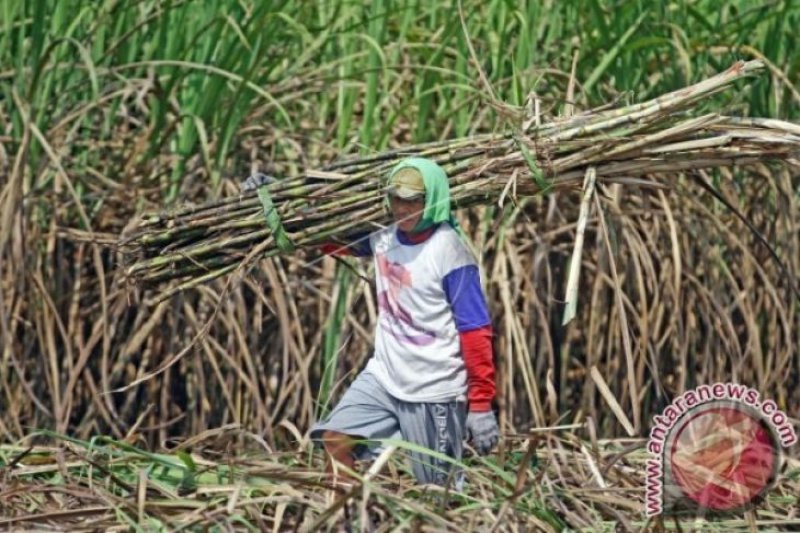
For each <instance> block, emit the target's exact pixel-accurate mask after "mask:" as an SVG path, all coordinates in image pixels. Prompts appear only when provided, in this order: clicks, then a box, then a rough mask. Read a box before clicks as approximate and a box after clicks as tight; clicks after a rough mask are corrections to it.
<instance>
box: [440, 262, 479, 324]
mask: <svg viewBox="0 0 800 533" xmlns="http://www.w3.org/2000/svg"><path fill="white" fill-rule="evenodd" d="M442 286H443V288H444V293H445V296H446V297H447V301H448V302H449V303H450V308H451V309H452V310H453V318H454V319H455V322H456V329H457V330H458V331H459V332H464V331H470V330H473V329H478V328H482V327H484V326H488V325H489V324H491V320H490V319H489V310H488V308H487V306H486V299H485V298H484V297H483V290H482V289H481V278H480V273H479V272H478V266H477V265H467V266H463V267H460V268H456V269H454V270H452V271H450V273H449V274H447V275H446V276H445V277H444V279H443V280H442Z"/></svg>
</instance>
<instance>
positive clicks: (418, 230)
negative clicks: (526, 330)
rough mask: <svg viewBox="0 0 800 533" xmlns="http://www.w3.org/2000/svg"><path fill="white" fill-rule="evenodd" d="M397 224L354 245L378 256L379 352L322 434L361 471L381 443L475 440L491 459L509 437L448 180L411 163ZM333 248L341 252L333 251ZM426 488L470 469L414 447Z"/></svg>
mask: <svg viewBox="0 0 800 533" xmlns="http://www.w3.org/2000/svg"><path fill="white" fill-rule="evenodd" d="M386 193H387V200H388V203H389V207H390V209H391V212H392V215H393V217H394V224H392V225H391V226H389V227H388V228H386V229H384V230H381V231H378V232H375V233H373V234H371V235H370V236H369V237H368V238H365V239H363V240H362V241H360V242H357V243H355V244H354V245H352V246H349V247H347V250H348V252H349V253H350V254H351V255H356V256H372V257H373V258H374V261H375V276H376V287H377V300H378V307H379V315H378V323H377V328H376V332H375V350H374V354H373V356H372V357H371V358H370V359H369V361H368V363H367V365H366V367H365V368H364V370H363V371H362V372H361V373H360V374H359V375H358V377H357V378H356V379H355V381H354V382H353V383H352V385H351V386H350V388H349V389H348V390H347V392H346V393H345V395H344V397H343V398H342V399H341V401H340V402H339V404H338V405H337V406H336V407H335V408H334V409H333V411H332V412H331V413H330V414H329V415H328V417H327V418H325V419H324V420H322V421H321V422H319V423H318V424H316V425H315V426H314V427H313V428H312V430H311V438H312V439H314V440H315V441H317V442H319V441H321V442H322V444H323V445H324V447H325V449H326V451H327V452H328V454H329V456H330V457H329V459H330V460H331V461H329V471H332V472H335V470H334V466H333V461H335V462H338V463H341V464H342V465H344V466H346V467H348V468H352V467H353V463H354V461H355V460H356V459H360V458H366V457H370V456H374V453H375V451H376V449H378V448H379V447H380V445H379V443H378V442H377V441H379V440H380V439H402V440H404V441H407V442H411V443H413V444H416V445H418V446H422V447H424V448H427V449H431V450H434V451H436V452H439V453H440V454H443V455H445V456H448V457H451V458H453V459H456V460H459V459H461V455H462V449H463V440H464V439H465V437H466V436H467V435H469V437H470V438H471V440H472V444H473V446H474V448H475V449H476V450H477V451H478V453H480V454H482V455H485V454H487V453H489V451H490V450H491V449H492V448H493V447H494V445H495V444H496V443H497V441H498V428H497V420H496V418H495V415H494V412H493V411H492V407H491V402H492V399H493V398H494V395H495V383H494V363H493V358H492V326H491V321H490V318H489V313H488V308H487V305H486V300H485V298H484V295H483V291H482V288H481V283H480V275H479V270H478V266H477V263H476V260H475V257H474V256H473V254H472V253H471V251H470V249H469V248H468V247H467V245H466V244H465V242H464V241H463V240H462V235H461V231H460V229H459V227H458V224H457V222H456V220H455V219H454V218H453V215H452V213H451V211H450V189H449V185H448V182H447V175H446V174H445V172H444V170H443V169H442V168H441V167H440V166H439V165H438V164H436V163H435V162H433V161H431V160H428V159H422V158H409V159H405V160H403V161H401V162H400V163H399V164H397V165H396V166H395V167H394V169H393V170H392V171H391V173H390V175H389V182H388V186H387V188H386ZM328 251H329V252H330V250H328ZM411 458H412V469H413V472H414V475H415V476H416V478H417V480H418V481H419V482H420V483H435V484H438V485H445V484H446V483H447V482H448V478H449V477H450V476H451V474H452V475H454V477H455V481H456V486H457V487H460V485H461V478H462V477H463V474H462V473H461V472H459V471H455V470H452V471H451V468H450V463H448V462H446V461H442V460H439V459H436V458H435V457H433V456H431V455H427V454H424V453H419V452H417V451H412V452H411Z"/></svg>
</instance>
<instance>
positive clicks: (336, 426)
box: [311, 372, 400, 480]
mask: <svg viewBox="0 0 800 533" xmlns="http://www.w3.org/2000/svg"><path fill="white" fill-rule="evenodd" d="M395 402H396V400H395V399H394V398H392V397H391V396H390V395H389V393H388V392H386V391H385V390H384V389H383V387H382V386H381V385H380V384H379V383H378V381H377V380H376V379H375V376H373V375H372V374H370V373H368V372H362V373H361V374H359V376H358V377H357V378H356V379H355V381H353V383H352V384H351V385H350V388H349V389H347V392H345V394H344V396H343V397H342V399H341V400H340V401H339V403H338V404H337V405H336V407H335V408H334V409H333V411H331V413H330V414H329V415H328V416H327V417H326V418H325V419H324V420H322V421H320V422H318V423H317V424H315V425H314V427H313V428H312V429H311V439H312V440H313V441H314V442H316V443H317V444H321V445H322V446H324V448H325V450H326V452H327V455H328V464H327V471H328V473H330V474H334V478H335V480H336V478H346V477H347V475H346V474H344V473H341V474H342V475H337V474H339V472H337V470H336V468H335V463H336V462H338V463H341V464H342V465H343V466H346V467H348V468H352V467H353V463H354V462H355V459H364V458H369V457H373V456H374V455H373V453H372V452H373V449H374V448H377V447H378V445H377V443H376V442H374V441H377V440H379V439H388V438H399V437H400V426H399V424H398V421H397V415H396V413H395ZM370 441H372V442H370Z"/></svg>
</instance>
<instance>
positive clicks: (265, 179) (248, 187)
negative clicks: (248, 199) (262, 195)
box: [240, 172, 278, 192]
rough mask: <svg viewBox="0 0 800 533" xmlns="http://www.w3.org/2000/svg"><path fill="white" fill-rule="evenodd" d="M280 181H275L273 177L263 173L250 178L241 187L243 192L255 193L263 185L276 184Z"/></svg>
mask: <svg viewBox="0 0 800 533" xmlns="http://www.w3.org/2000/svg"><path fill="white" fill-rule="evenodd" d="M277 181H278V180H277V179H275V178H274V177H273V176H269V175H267V174H262V173H261V172H256V173H255V174H253V175H252V176H250V177H248V178H247V179H246V180H244V181H243V182H242V183H241V185H240V187H241V188H242V192H247V191H253V190H255V189H258V188H259V187H261V186H263V185H269V184H270V183H276V182H277Z"/></svg>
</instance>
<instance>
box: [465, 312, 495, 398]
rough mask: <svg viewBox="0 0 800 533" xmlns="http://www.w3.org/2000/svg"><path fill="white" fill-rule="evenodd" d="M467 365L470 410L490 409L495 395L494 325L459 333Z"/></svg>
mask: <svg viewBox="0 0 800 533" xmlns="http://www.w3.org/2000/svg"><path fill="white" fill-rule="evenodd" d="M459 337H460V338H461V353H462V354H463V355H464V364H465V365H466V367H467V399H468V400H469V410H470V411H476V412H479V411H490V410H491V409H492V399H493V398H494V395H495V384H494V361H493V360H492V326H491V325H488V326H484V327H482V328H478V329H472V330H470V331H462V332H461V333H459Z"/></svg>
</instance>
